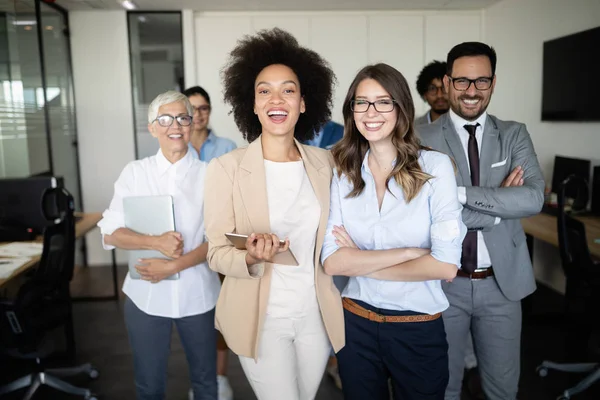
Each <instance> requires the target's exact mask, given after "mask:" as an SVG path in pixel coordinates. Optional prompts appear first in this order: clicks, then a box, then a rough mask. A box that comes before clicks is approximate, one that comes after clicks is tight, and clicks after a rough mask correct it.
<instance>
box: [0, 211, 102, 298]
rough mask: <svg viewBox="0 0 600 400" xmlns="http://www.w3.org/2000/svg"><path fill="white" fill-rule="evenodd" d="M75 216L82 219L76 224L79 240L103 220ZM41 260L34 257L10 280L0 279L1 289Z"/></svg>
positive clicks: (98, 216) (98, 215)
mask: <svg viewBox="0 0 600 400" xmlns="http://www.w3.org/2000/svg"><path fill="white" fill-rule="evenodd" d="M75 216H76V217H81V219H79V220H78V221H77V222H76V223H75V237H76V238H77V239H79V238H81V237H83V236H85V235H86V234H87V233H88V232H89V231H91V230H92V229H94V228H95V227H96V224H97V223H98V221H100V220H101V219H102V214H101V213H76V214H75ZM37 241H38V242H41V241H43V237H40V238H39V239H38V240H37ZM2 244H5V243H0V245H2ZM40 259H41V255H39V256H37V257H32V258H31V261H29V262H28V263H27V264H25V265H23V266H21V267H20V268H19V269H17V270H15V271H14V272H13V273H12V275H11V276H9V277H8V278H5V279H0V288H2V286H4V285H5V284H6V283H7V282H10V280H11V279H14V278H15V277H17V276H19V275H20V274H22V273H23V272H25V271H27V270H28V269H30V268H31V267H34V266H36V265H37V264H38V263H39V262H40Z"/></svg>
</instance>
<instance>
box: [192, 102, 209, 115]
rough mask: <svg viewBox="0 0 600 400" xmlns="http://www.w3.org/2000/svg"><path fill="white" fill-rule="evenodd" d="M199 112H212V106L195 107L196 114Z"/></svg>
mask: <svg viewBox="0 0 600 400" xmlns="http://www.w3.org/2000/svg"><path fill="white" fill-rule="evenodd" d="M196 111H198V112H199V113H206V112H209V111H210V105H208V104H207V105H203V106H198V107H194V112H196Z"/></svg>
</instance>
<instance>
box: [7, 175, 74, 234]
mask: <svg viewBox="0 0 600 400" xmlns="http://www.w3.org/2000/svg"><path fill="white" fill-rule="evenodd" d="M57 187H63V180H62V178H60V177H54V176H35V177H29V178H8V179H0V227H2V228H5V229H6V228H10V227H14V228H15V229H30V230H31V232H32V233H33V234H41V233H43V231H44V228H45V227H47V226H48V225H50V224H52V223H53V221H51V220H48V219H47V218H46V215H47V214H50V215H55V214H56V212H53V210H52V208H53V207H54V205H53V204H44V194H45V193H46V192H47V191H48V190H50V189H53V188H57ZM44 207H45V208H46V213H45V212H44Z"/></svg>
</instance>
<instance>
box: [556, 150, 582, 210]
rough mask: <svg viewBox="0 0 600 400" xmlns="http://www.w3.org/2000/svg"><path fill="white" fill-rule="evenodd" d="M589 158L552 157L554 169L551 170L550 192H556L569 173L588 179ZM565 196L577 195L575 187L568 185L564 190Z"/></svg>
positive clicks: (573, 196) (572, 196)
mask: <svg viewBox="0 0 600 400" xmlns="http://www.w3.org/2000/svg"><path fill="white" fill-rule="evenodd" d="M590 165H591V162H590V160H584V159H581V158H572V157H563V156H555V157H554V170H553V171H552V192H554V193H558V190H559V188H560V185H561V184H562V182H563V181H564V180H565V179H567V177H569V176H570V175H575V176H578V177H580V178H582V179H585V181H586V182H588V184H589V181H590ZM565 196H566V197H569V198H573V199H574V198H576V197H577V187H576V186H574V185H573V186H571V185H569V189H568V190H567V191H566V192H565Z"/></svg>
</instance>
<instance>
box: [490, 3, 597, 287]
mask: <svg viewBox="0 0 600 400" xmlns="http://www.w3.org/2000/svg"><path fill="white" fill-rule="evenodd" d="M483 24H484V27H485V29H484V35H485V36H484V38H485V41H486V42H487V43H488V44H490V45H492V46H493V47H494V48H495V49H496V51H497V53H498V66H497V71H496V74H497V83H496V90H495V93H494V96H493V98H492V102H491V103H490V112H491V113H493V114H496V115H497V116H498V117H499V118H502V119H510V120H516V121H519V122H524V123H526V124H527V128H528V130H529V132H530V133H531V136H532V139H533V142H534V146H535V149H536V151H537V154H538V159H539V161H540V164H541V166H542V170H543V172H544V177H545V178H546V182H551V178H552V166H553V164H554V156H555V155H556V154H562V155H567V156H574V157H581V158H594V159H598V158H599V154H600V123H558V122H542V121H541V108H542V106H541V99H542V55H543V43H544V41H546V40H550V39H555V38H558V37H561V36H565V35H569V34H572V33H575V32H579V31H583V30H586V29H590V28H595V27H598V26H600V1H598V0H569V1H564V0H504V1H502V2H500V3H498V4H496V5H494V6H492V7H489V8H488V9H486V10H485V11H484V17H483ZM599 46H600V44H599ZM590 51H598V49H590ZM581 85H582V86H581V90H585V87H586V84H585V82H581ZM559 260H560V258H559V254H558V249H557V248H555V247H553V246H551V245H549V244H546V243H543V242H540V241H536V243H535V257H534V267H535V269H536V277H537V278H538V279H539V280H541V281H542V282H545V283H546V284H549V285H550V286H552V287H554V288H555V289H557V290H560V291H562V290H563V289H564V286H563V285H564V278H563V274H562V271H561V269H560V264H559V262H560V261H559Z"/></svg>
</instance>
